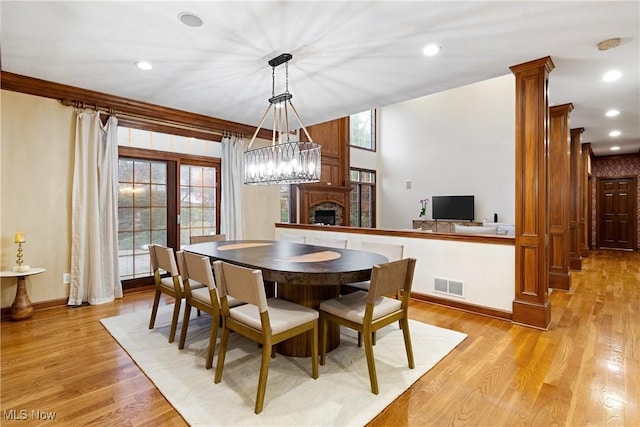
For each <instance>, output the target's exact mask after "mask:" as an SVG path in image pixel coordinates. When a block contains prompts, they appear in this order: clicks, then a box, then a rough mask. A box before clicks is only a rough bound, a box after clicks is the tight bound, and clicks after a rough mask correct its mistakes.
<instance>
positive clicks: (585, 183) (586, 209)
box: [580, 144, 593, 258]
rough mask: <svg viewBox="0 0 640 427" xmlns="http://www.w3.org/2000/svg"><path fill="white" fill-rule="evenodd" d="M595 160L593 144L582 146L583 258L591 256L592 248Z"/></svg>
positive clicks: (581, 229)
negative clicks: (593, 160) (592, 188)
mask: <svg viewBox="0 0 640 427" xmlns="http://www.w3.org/2000/svg"><path fill="white" fill-rule="evenodd" d="M592 158H593V150H592V149H591V144H582V172H581V177H580V179H582V213H581V214H580V233H581V234H582V248H580V254H581V255H582V256H583V257H585V258H586V257H588V256H589V249H590V248H591V232H592V226H591V219H592V216H591V207H592V206H593V204H592V199H591V185H592V184H593V183H592V180H591V159H592Z"/></svg>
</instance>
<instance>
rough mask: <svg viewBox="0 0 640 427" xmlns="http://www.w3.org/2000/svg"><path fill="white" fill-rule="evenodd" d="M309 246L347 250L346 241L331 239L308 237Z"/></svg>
mask: <svg viewBox="0 0 640 427" xmlns="http://www.w3.org/2000/svg"><path fill="white" fill-rule="evenodd" d="M307 244H309V245H316V246H326V247H328V248H340V249H347V240H346V239H332V238H329V237H315V236H309V237H307Z"/></svg>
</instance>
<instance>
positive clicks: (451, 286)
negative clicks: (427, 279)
mask: <svg viewBox="0 0 640 427" xmlns="http://www.w3.org/2000/svg"><path fill="white" fill-rule="evenodd" d="M433 291H434V292H439V293H442V294H447V295H453V296H456V297H463V298H464V282H463V281H462V280H454V279H446V278H444V277H434V279H433Z"/></svg>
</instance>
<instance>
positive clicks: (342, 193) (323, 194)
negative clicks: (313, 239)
mask: <svg viewBox="0 0 640 427" xmlns="http://www.w3.org/2000/svg"><path fill="white" fill-rule="evenodd" d="M307 130H308V131H309V133H310V134H311V136H312V137H313V140H314V141H315V142H317V143H319V144H320V145H322V166H321V168H322V172H321V176H320V180H321V182H318V183H313V184H298V186H297V187H298V191H299V201H298V203H299V205H298V206H299V213H300V223H301V224H309V223H310V213H309V211H310V209H311V208H313V207H314V206H317V205H319V204H322V203H335V204H336V205H339V206H340V208H341V209H342V213H343V215H342V217H343V218H342V220H343V221H344V223H343V224H342V225H346V226H348V225H349V194H350V193H351V185H350V181H349V117H343V118H341V119H336V120H331V121H329V122H325V123H320V124H317V125H313V126H309V127H308V128H307ZM301 139H304V137H303V135H302V136H301Z"/></svg>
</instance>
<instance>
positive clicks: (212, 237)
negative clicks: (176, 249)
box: [189, 234, 227, 245]
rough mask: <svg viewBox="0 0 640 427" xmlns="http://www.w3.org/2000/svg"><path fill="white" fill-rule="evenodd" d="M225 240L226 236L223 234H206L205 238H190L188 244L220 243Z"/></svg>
mask: <svg viewBox="0 0 640 427" xmlns="http://www.w3.org/2000/svg"><path fill="white" fill-rule="evenodd" d="M225 240H227V236H226V235H225V234H207V235H205V236H190V237H189V243H190V244H192V245H193V244H196V243H204V242H222V241H225Z"/></svg>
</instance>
